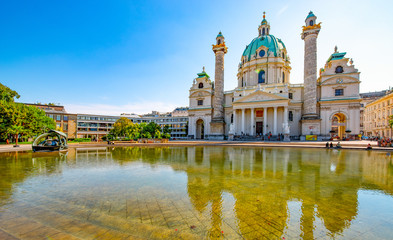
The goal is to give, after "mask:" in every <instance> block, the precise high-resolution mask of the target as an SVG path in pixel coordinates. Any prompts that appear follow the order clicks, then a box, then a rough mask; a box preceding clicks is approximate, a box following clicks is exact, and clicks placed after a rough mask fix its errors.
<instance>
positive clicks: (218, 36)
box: [216, 31, 225, 45]
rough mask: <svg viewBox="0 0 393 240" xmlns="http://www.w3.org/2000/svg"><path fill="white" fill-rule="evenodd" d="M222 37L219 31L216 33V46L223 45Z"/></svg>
mask: <svg viewBox="0 0 393 240" xmlns="http://www.w3.org/2000/svg"><path fill="white" fill-rule="evenodd" d="M224 40H225V39H224V36H223V35H222V33H221V31H220V32H219V33H218V35H217V37H216V44H217V45H220V44H222V43H224Z"/></svg>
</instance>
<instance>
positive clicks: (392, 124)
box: [389, 115, 393, 128]
mask: <svg viewBox="0 0 393 240" xmlns="http://www.w3.org/2000/svg"><path fill="white" fill-rule="evenodd" d="M389 126H390V128H393V115H390V116H389Z"/></svg>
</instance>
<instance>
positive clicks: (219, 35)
mask: <svg viewBox="0 0 393 240" xmlns="http://www.w3.org/2000/svg"><path fill="white" fill-rule="evenodd" d="M218 37H224V36H223V35H222V33H221V31H220V32H219V33H218V35H217V37H216V38H218Z"/></svg>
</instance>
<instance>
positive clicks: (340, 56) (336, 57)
mask: <svg viewBox="0 0 393 240" xmlns="http://www.w3.org/2000/svg"><path fill="white" fill-rule="evenodd" d="M345 54H347V53H346V52H343V53H339V52H337V53H333V54H332V55H330V57H329V59H328V60H327V62H330V61H333V60H340V59H343V58H344V56H345Z"/></svg>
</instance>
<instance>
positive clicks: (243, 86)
mask: <svg viewBox="0 0 393 240" xmlns="http://www.w3.org/2000/svg"><path fill="white" fill-rule="evenodd" d="M242 87H244V80H243V78H242Z"/></svg>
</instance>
